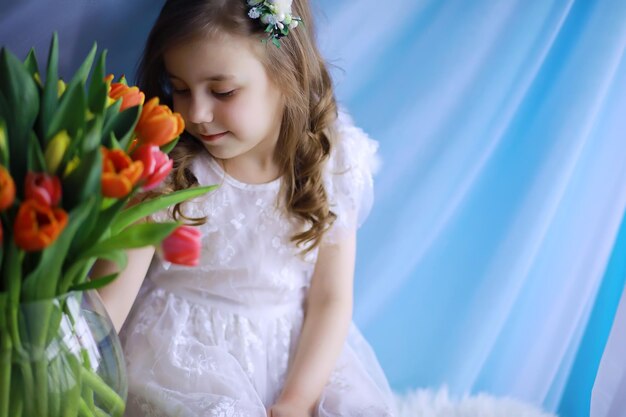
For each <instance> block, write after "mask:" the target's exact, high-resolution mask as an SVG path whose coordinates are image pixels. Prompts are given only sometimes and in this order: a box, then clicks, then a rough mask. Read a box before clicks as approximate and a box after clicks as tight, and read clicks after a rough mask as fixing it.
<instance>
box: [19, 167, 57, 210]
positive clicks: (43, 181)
mask: <svg viewBox="0 0 626 417" xmlns="http://www.w3.org/2000/svg"><path fill="white" fill-rule="evenodd" d="M25 188H26V190H25V194H24V196H25V198H26V199H33V200H37V201H39V202H40V203H41V204H43V205H46V206H56V205H58V204H59V200H60V199H61V181H59V178H57V177H55V176H52V175H48V174H45V173H34V172H29V173H28V174H26V183H25Z"/></svg>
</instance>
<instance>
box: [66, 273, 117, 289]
mask: <svg viewBox="0 0 626 417" xmlns="http://www.w3.org/2000/svg"><path fill="white" fill-rule="evenodd" d="M118 275H119V272H116V273H114V274H110V275H106V276H104V277H102V278H96V279H90V280H87V281H85V282H83V283H81V284H77V285H72V286H71V287H70V289H69V290H70V291H86V290H95V289H98V288H102V287H104V286H106V285H108V284H110V283H112V282H113V281H115V278H117V276H118Z"/></svg>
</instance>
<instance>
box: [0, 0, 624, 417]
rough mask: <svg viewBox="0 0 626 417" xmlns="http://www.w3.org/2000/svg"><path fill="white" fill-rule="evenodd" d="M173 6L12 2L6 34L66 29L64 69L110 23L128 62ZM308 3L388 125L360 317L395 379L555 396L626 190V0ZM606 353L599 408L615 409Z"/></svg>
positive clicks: (362, 247)
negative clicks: (163, 8)
mask: <svg viewBox="0 0 626 417" xmlns="http://www.w3.org/2000/svg"><path fill="white" fill-rule="evenodd" d="M162 3H163V1H153V0H135V1H133V2H124V1H121V0H109V1H104V2H99V1H98V2H96V1H85V0H64V1H56V2H47V1H44V0H21V1H13V2H11V1H9V2H2V3H1V4H0V43H2V44H4V45H7V46H9V47H10V48H11V49H12V50H13V51H14V52H16V53H18V55H20V56H24V55H25V53H26V51H27V50H28V48H29V47H30V46H31V45H35V46H36V47H37V50H38V51H39V56H40V63H43V62H45V57H44V55H43V53H44V51H46V50H47V45H48V42H49V39H50V34H51V32H52V30H58V31H59V33H60V41H61V54H62V56H61V65H62V69H63V70H65V71H66V73H69V72H70V71H72V70H73V69H75V68H76V67H77V65H78V62H79V60H80V59H82V57H83V56H84V55H85V54H86V52H87V50H88V49H89V47H90V46H91V44H92V42H93V40H98V42H99V45H100V47H106V48H109V70H111V71H113V72H116V73H117V74H120V73H123V72H125V73H126V74H128V75H131V74H133V72H134V65H135V64H136V58H137V56H138V55H139V53H140V51H141V49H142V43H143V41H144V39H145V36H146V35H147V31H148V29H149V27H150V25H151V24H152V22H153V20H154V18H155V17H156V14H157V13H158V10H159V8H160V6H161V4H162ZM313 5H314V9H316V11H317V15H318V16H319V19H318V21H317V29H318V33H319V41H320V45H321V48H322V50H323V53H324V55H325V56H326V57H327V59H328V60H329V61H330V62H331V63H332V64H334V65H335V66H336V67H337V68H334V69H333V76H334V79H335V81H336V85H337V96H338V99H339V100H340V102H341V104H342V105H343V106H345V107H346V108H347V109H348V110H349V111H350V112H351V113H352V116H353V118H354V119H355V121H356V123H357V124H358V125H360V126H361V127H362V128H363V129H364V130H365V131H366V132H368V133H369V134H370V135H371V136H372V137H374V138H375V139H377V140H379V141H380V153H381V157H382V161H383V165H382V168H381V171H380V173H379V176H378V178H377V193H376V201H375V205H374V210H373V212H372V214H371V215H370V218H369V219H368V221H367V222H366V224H365V226H364V227H363V228H362V229H361V233H360V237H359V253H358V260H357V276H356V294H355V295H356V300H355V303H356V308H355V319H356V321H357V324H359V326H360V327H361V328H362V329H363V330H364V333H365V335H366V337H367V338H368V339H369V340H370V342H371V343H372V345H373V347H374V348H375V350H376V352H377V354H378V356H379V359H380V360H381V363H382V365H383V367H384V368H385V371H386V373H387V375H388V377H389V379H390V382H391V384H392V386H393V387H394V388H395V389H396V390H397V391H399V392H403V391H406V390H409V389H413V388H418V387H420V388H424V387H435V388H436V387H440V386H442V385H446V386H447V387H448V388H449V392H450V393H451V394H455V395H462V394H465V393H475V392H479V391H487V392H490V393H492V394H495V395H508V396H512V397H515V398H518V399H520V400H524V401H528V402H530V403H533V404H535V405H539V406H543V407H544V408H545V409H547V410H549V411H556V410H557V409H558V407H559V404H560V403H561V402H562V401H563V400H564V399H563V398H562V397H563V391H564V387H565V386H566V384H567V382H568V378H569V377H570V370H571V368H572V363H573V361H574V358H575V357H576V355H577V352H578V348H579V345H580V341H581V337H582V335H583V333H584V332H585V329H586V326H587V323H588V318H589V315H590V312H591V310H592V308H593V307H594V303H595V302H596V294H597V292H598V288H599V286H600V284H601V280H602V278H603V276H604V273H605V270H606V266H607V260H608V259H609V255H610V254H611V251H612V250H613V245H614V242H615V237H616V235H617V232H618V229H619V225H620V222H621V221H622V218H623V216H624V212H625V207H626V164H625V163H624V160H625V158H626V149H625V148H626V146H625V145H626V133H625V132H626V58H625V54H624V50H625V47H626V24H625V22H626V2H624V1H622V0H598V1H587V0H576V1H574V0H504V1H487V0H473V1H462V0H445V1H442V0H417V1H416V0H389V1H386V2H380V1H373V0H360V1H348V0H341V1H340V0H321V1H317V2H316V1H313ZM131 79H132V77H131ZM623 309H624V307H622V310H623ZM609 319H610V318H609ZM623 329H624V325H622V326H617V325H616V328H615V329H614V334H613V335H612V336H611V344H610V345H609V346H613V347H612V348H611V349H613V350H612V352H619V351H620V349H621V351H624V350H625V348H626V346H625V345H626V342H624V336H623V335H621V334H620V333H619V332H620V331H623ZM612 343H617V345H612ZM608 352H609V349H608V348H607V354H608ZM605 359H606V358H605ZM611 361H612V362H611V365H609V368H611V369H612V370H613V371H614V375H613V376H610V377H606V378H604V377H602V378H601V374H599V375H598V379H597V381H596V389H595V391H594V393H595V394H596V395H599V394H598V393H602V395H603V396H604V397H605V398H604V399H603V400H602V401H603V402H602V404H610V405H608V406H607V405H603V406H602V407H604V408H602V410H604V411H599V410H600V408H601V406H600V405H598V407H597V408H596V409H597V410H598V411H596V412H595V413H596V414H594V417H595V416H597V417H604V416H607V417H608V416H613V415H617V414H610V413H609V411H608V410H609V409H611V407H615V406H614V405H612V404H615V402H614V401H613V400H612V398H614V396H615V395H616V394H617V393H618V392H619V389H618V385H619V384H617V383H616V382H615V381H616V380H618V379H619V378H622V379H623V378H624V376H623V375H624V374H623V371H622V373H620V369H626V366H625V363H624V355H621V357H620V355H619V354H617V353H616V354H615V355H613V358H612V359H611ZM603 366H605V365H604V364H603ZM601 370H602V367H601ZM620 381H621V380H620ZM616 384H617V385H616ZM622 384H623V382H622ZM607 401H608V402H607ZM611 401H613V402H611ZM597 404H600V403H599V402H598V403H597Z"/></svg>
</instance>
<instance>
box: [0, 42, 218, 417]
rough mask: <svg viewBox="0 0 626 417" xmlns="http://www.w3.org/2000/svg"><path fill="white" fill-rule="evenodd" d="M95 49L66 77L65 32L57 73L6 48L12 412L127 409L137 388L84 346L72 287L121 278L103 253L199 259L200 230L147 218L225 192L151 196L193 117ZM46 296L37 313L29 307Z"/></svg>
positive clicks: (5, 400) (1, 178) (2, 129)
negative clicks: (150, 251)
mask: <svg viewBox="0 0 626 417" xmlns="http://www.w3.org/2000/svg"><path fill="white" fill-rule="evenodd" d="M95 54H96V47H95V45H94V47H93V48H92V50H91V52H90V53H89V54H88V56H87V58H86V59H85V61H84V63H83V64H82V65H81V66H80V67H79V69H78V70H77V72H76V73H75V75H74V76H73V78H72V79H71V81H70V82H68V83H67V84H65V83H64V82H63V81H61V80H60V79H59V76H58V70H57V67H58V41H57V37H56V34H55V35H54V36H53V39H52V42H51V46H50V51H49V55H48V62H47V66H46V69H45V74H44V75H45V77H44V75H42V74H41V73H40V72H39V66H38V63H37V60H36V57H35V54H34V52H33V51H32V50H31V52H30V53H29V54H28V56H27V57H26V59H25V61H24V62H21V61H20V60H18V59H17V58H16V57H15V56H14V55H13V54H12V53H10V52H9V51H8V50H6V49H5V48H3V49H2V50H1V51H0V222H1V227H0V242H1V243H0V271H1V275H0V417H6V416H12V417H15V416H17V417H19V416H22V415H23V416H28V417H31V416H41V417H44V416H57V415H59V416H60V415H63V416H71V417H73V416H77V415H81V416H104V415H121V414H122V413H123V410H124V398H123V397H124V396H125V393H121V394H120V393H116V392H115V391H114V390H112V389H111V388H110V387H108V386H107V384H106V382H105V381H103V380H102V378H100V376H99V375H98V373H97V372H96V368H97V364H95V363H93V362H94V358H93V357H92V356H90V352H87V351H86V350H85V349H81V348H80V346H81V345H80V343H79V342H80V340H79V339H80V338H81V337H83V336H82V335H81V334H80V332H79V331H76V329H75V328H76V327H77V326H78V325H79V324H80V323H78V322H77V321H76V320H75V319H74V318H72V317H73V316H71V314H70V313H71V311H70V310H72V308H73V307H72V304H71V303H70V302H69V301H67V300H68V299H69V298H68V297H67V294H82V291H85V290H89V289H94V288H98V287H100V286H103V285H106V284H107V283H110V282H111V281H112V280H113V279H115V277H116V274H113V275H110V276H106V277H103V278H100V279H94V280H89V278H88V275H89V271H90V269H91V267H92V266H93V264H94V262H95V261H96V260H97V259H99V258H103V259H108V260H112V261H114V262H116V263H117V264H118V265H119V267H120V269H122V268H124V266H125V265H126V261H127V260H126V255H125V250H126V249H130V248H138V247H143V246H147V245H159V244H161V243H163V242H164V255H165V258H166V259H168V260H170V261H174V262H178V263H183V264H187V265H193V264H195V263H196V262H197V257H198V255H199V253H198V252H199V251H198V250H197V248H198V244H197V243H196V244H192V245H191V247H192V248H195V249H196V250H195V252H194V251H192V252H189V251H188V250H185V248H182V249H181V245H182V244H188V242H189V241H190V240H192V241H193V240H195V241H196V242H197V241H198V239H199V236H198V233H197V231H195V230H193V229H191V228H188V227H187V226H181V225H179V224H178V223H176V222H168V223H156V222H142V221H140V220H142V219H143V218H145V217H146V216H149V215H150V214H153V213H155V212H156V211H159V210H163V209H165V208H166V207H168V206H170V205H172V204H176V203H179V202H182V201H185V200H187V199H190V198H194V197H197V196H200V195H202V194H204V193H206V192H207V191H209V190H210V189H212V188H213V187H197V188H193V189H189V190H184V191H178V192H174V193H171V194H168V195H166V196H163V197H161V198H159V199H152V200H150V199H143V198H139V197H140V193H142V192H143V191H146V190H150V189H152V188H154V187H156V186H158V185H159V183H160V182H161V181H162V180H163V179H164V178H165V177H166V176H167V175H168V173H169V172H170V170H171V169H172V161H171V160H170V159H169V157H168V155H167V153H168V152H169V150H171V149H172V148H173V146H174V144H175V143H176V141H177V138H178V136H179V135H180V134H181V132H182V131H183V128H184V124H183V120H182V118H181V116H180V115H179V114H176V113H172V112H171V110H170V109H169V108H168V107H167V106H164V105H160V104H159V100H158V98H153V99H151V100H149V101H148V102H146V103H144V99H145V98H144V94H143V93H142V92H141V91H140V90H139V89H138V88H137V87H132V86H128V85H127V84H126V82H125V81H124V79H123V77H122V78H121V79H119V80H117V82H116V81H114V77H113V76H112V75H109V76H106V75H105V59H106V51H104V52H103V53H101V54H100V56H99V59H98V61H97V63H96V65H95V66H93V62H94V61H95ZM92 66H93V71H92ZM90 73H91V76H89V74H90ZM44 78H45V79H44ZM181 242H182V243H181ZM181 252H182V253H181ZM168 257H169V258H168ZM46 300H55V301H54V302H46ZM37 303H40V304H38V305H40V307H38V308H37V309H36V314H34V315H32V317H31V319H30V321H29V318H28V317H27V316H28V314H27V313H25V309H23V308H22V306H24V305H26V304H29V305H37ZM79 305H80V304H79ZM68 326H69V328H70V329H74V330H73V332H72V331H71V332H70V334H69V335H68V334H65V335H64V336H63V337H59V334H60V333H59V330H60V329H61V328H67V327H68ZM113 333H114V332H113ZM68 338H69V339H72V338H75V339H76V340H75V341H74V342H75V343H74V342H72V341H71V340H70V341H69V342H68ZM60 339H62V340H60ZM72 340H74V339H72ZM77 346H78V347H77ZM60 352H65V353H67V355H61V353H60Z"/></svg>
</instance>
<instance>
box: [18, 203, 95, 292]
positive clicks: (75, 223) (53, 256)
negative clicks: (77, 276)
mask: <svg viewBox="0 0 626 417" xmlns="http://www.w3.org/2000/svg"><path fill="white" fill-rule="evenodd" d="M94 202H95V198H92V199H90V200H88V201H86V202H85V203H84V204H81V205H80V206H78V207H76V208H75V209H74V210H73V211H72V212H70V214H69V219H68V222H67V226H65V229H64V230H63V232H61V234H60V235H59V237H58V238H57V240H56V241H55V242H54V243H52V244H51V245H50V246H48V247H47V248H46V249H44V250H43V251H42V256H41V261H40V262H39V265H37V268H35V270H34V271H33V272H31V273H30V274H29V275H28V276H27V277H26V278H25V280H24V288H23V290H22V295H23V298H24V300H25V301H34V300H41V299H44V298H51V297H53V296H54V295H55V294H56V290H57V284H58V283H59V280H60V279H61V278H62V277H61V269H62V266H63V262H64V261H65V259H66V258H67V252H68V249H69V247H70V243H71V242H72V240H73V239H74V236H75V235H76V233H77V232H78V231H79V229H80V227H81V226H82V224H83V221H84V219H85V217H86V216H87V214H88V213H89V210H90V209H91V207H92V205H93V204H94Z"/></svg>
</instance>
